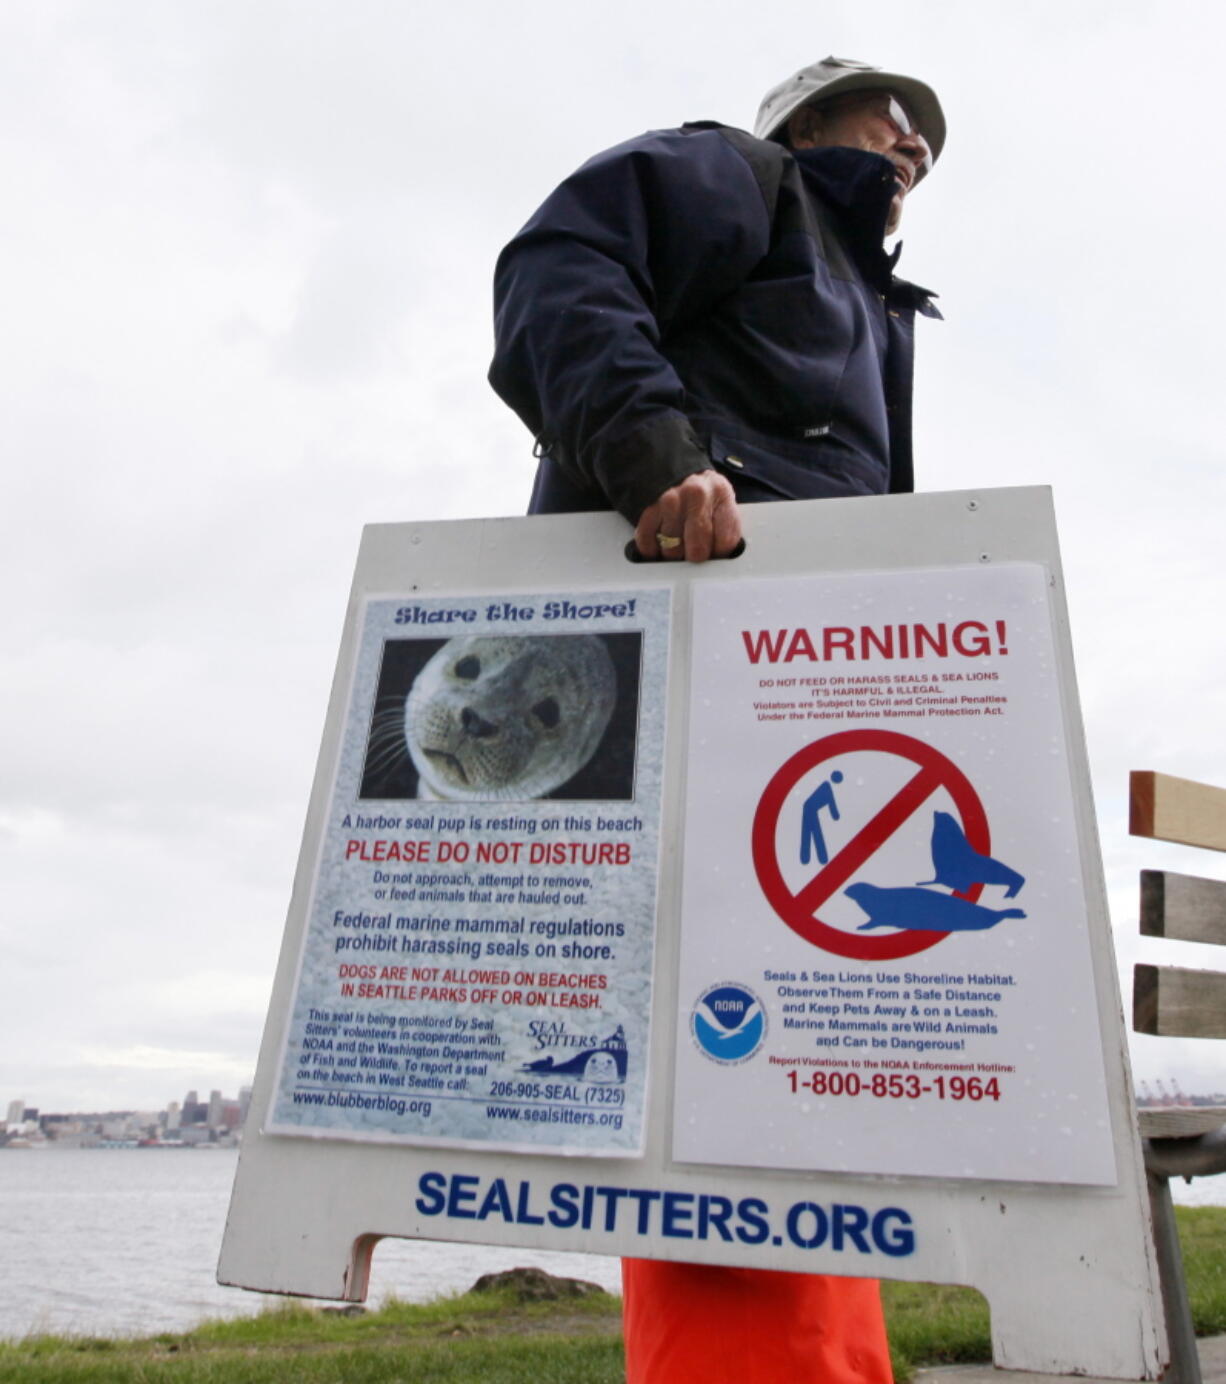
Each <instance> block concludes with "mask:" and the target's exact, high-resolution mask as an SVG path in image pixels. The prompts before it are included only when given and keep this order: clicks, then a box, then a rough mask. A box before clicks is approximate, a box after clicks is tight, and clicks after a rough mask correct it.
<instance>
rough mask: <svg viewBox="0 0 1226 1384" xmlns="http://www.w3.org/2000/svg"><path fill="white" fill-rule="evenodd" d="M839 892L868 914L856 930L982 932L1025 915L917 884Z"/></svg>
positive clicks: (851, 888) (854, 887)
mask: <svg viewBox="0 0 1226 1384" xmlns="http://www.w3.org/2000/svg"><path fill="white" fill-rule="evenodd" d="M937 815H938V816H944V814H943V813H938V814H937ZM843 893H844V894H846V895H847V897H848V898H849V899H852V900H853V901H854V902H855V903H856V904H857V905H858V906H859V907H860V908H862V909H863V910H864V912H865V913H867V914H868V922H867V923H861V924H860V926H859V928H858V929H857V931H859V932H867V931H868V930H869V929H870V928H875V927H896V928H902V929H903V930H905V931H908V932H983V931H984V930H985V929H987V928H990V927H995V926H996V924H997V923H1003V922H1004V920H1005V919H1006V918H1024V917H1025V916H1026V915H1025V913H1023V912H1022V910H1021V909H1020V908H984V907H982V906H981V905H980V904H977V903H970V902H968V901H967V900H966V899H958V898H954V897H953V895H951V894H933V893H930V892H929V891H928V890H927V889H923V888H920V887H919V886H906V887H903V888H901V889H883V888H881V887H880V886H879V885H876V884H863V883H861V884H849V885H848V886H847V888H846V889H844V890H843Z"/></svg>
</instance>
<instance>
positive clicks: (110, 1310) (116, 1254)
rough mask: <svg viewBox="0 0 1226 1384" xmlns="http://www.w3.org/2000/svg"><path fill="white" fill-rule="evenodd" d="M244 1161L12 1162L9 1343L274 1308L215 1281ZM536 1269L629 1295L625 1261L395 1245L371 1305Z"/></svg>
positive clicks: (4, 1243) (6, 1233) (8, 1187)
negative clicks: (520, 1267) (35, 1335)
mask: <svg viewBox="0 0 1226 1384" xmlns="http://www.w3.org/2000/svg"><path fill="white" fill-rule="evenodd" d="M236 1162H237V1154H236V1153H234V1152H233V1151H226V1150H199V1149H190V1150H189V1149H38V1150H36V1149H22V1150H5V1151H3V1152H0V1338H12V1337H20V1336H25V1335H29V1334H30V1333H32V1332H39V1331H48V1332H59V1333H73V1334H79V1335H146V1334H152V1333H154V1332H159V1331H183V1330H186V1329H188V1328H190V1327H192V1326H195V1325H197V1324H198V1323H199V1322H200V1321H202V1320H203V1319H204V1318H206V1317H237V1316H244V1315H249V1314H252V1313H256V1312H260V1311H262V1310H263V1309H264V1308H266V1307H267V1306H268V1305H269V1304H270V1302H273V1301H275V1299H272V1298H269V1297H267V1296H266V1295H265V1294H262V1293H249V1292H246V1291H244V1290H243V1289H241V1288H223V1287H221V1286H220V1285H219V1284H218V1283H217V1282H216V1280H215V1274H216V1270H217V1255H218V1251H219V1249H220V1247H221V1233H222V1228H223V1226H224V1224H225V1218H226V1208H227V1206H228V1204H229V1198H230V1186H231V1184H232V1183H233V1181H234V1169H235V1164H236ZM517 1264H527V1265H532V1266H536V1267H540V1268H543V1269H547V1270H548V1271H549V1272H550V1273H555V1274H565V1275H567V1276H569V1277H572V1278H586V1279H588V1280H590V1281H592V1282H594V1283H599V1284H600V1285H601V1286H602V1287H604V1288H607V1289H608V1290H609V1291H610V1292H620V1291H621V1278H620V1271H619V1268H618V1262H617V1260H616V1259H609V1258H606V1257H603V1256H597V1255H588V1254H552V1253H544V1252H541V1251H539V1250H524V1249H492V1248H488V1247H486V1246H483V1245H457V1244H439V1243H438V1242H435V1241H430V1242H426V1241H413V1240H384V1241H382V1242H381V1243H380V1244H379V1246H378V1247H377V1248H376V1250H375V1256H374V1265H373V1268H372V1271H371V1280H370V1294H369V1297H368V1298H367V1302H368V1304H370V1305H377V1304H378V1303H380V1302H382V1301H383V1299H384V1298H386V1297H389V1296H393V1295H394V1296H396V1297H400V1298H402V1299H405V1300H407V1301H412V1302H424V1301H427V1300H429V1299H430V1298H434V1297H439V1296H441V1295H443V1294H446V1293H453V1292H462V1291H464V1290H465V1289H467V1288H470V1287H472V1285H473V1283H474V1281H475V1280H476V1279H478V1278H479V1277H480V1276H481V1275H482V1274H483V1273H492V1272H497V1271H498V1270H501V1269H509V1268H512V1267H514V1266H515V1265H517Z"/></svg>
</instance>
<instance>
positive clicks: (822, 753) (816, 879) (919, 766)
mask: <svg viewBox="0 0 1226 1384" xmlns="http://www.w3.org/2000/svg"><path fill="white" fill-rule="evenodd" d="M860 750H871V751H874V752H876V753H877V754H888V755H894V756H896V757H897V758H900V759H904V760H908V761H910V763H912V764H913V765H914V766H915V773H914V774H913V775H912V776H911V778H910V779H908V780H907V782H906V783H905V784H904V785H903V787H902V788H901V789H900V790H899V791H898V792H897V793H895V794H894V796H893V797H892V798H890V799H889V801H888V802H887V803H886V804H885V805H884V807H882V808H881V809H880V811H878V813H877V814H876V816H874V817H873V818H871V819H870V820H869V821H868V822H867V823H866V824H865V825H864V826H863V827H861V828H860V830H859V831H858V832H857V833H856V834H855V836H853V837H852V839H851V840H850V841H848V842H847V844H846V845H845V846H844V847H843V849H842V850H841V851H839V852H838V854H837V855H834V856H832V857H831V859H830V860H829V861H828V862H827V863H826V864H825V865H823V866H822V868H821V869H820V870H819V871H818V872H817V874H815V875H814V876H813V878H812V879H811V880H809V882H808V883H807V884H805V885H803V886H802V887H801V888H800V889H799V890H798V891H797V892H796V893H793V892H792V890H791V888H790V887H789V886H788V884H787V881H786V880H785V879H784V877H783V871H782V870H781V869H780V866H779V855H778V850H777V847H776V838H777V834H778V832H777V829H778V826H779V816H780V813H781V812H782V811H783V805H784V803H785V801H786V800H787V796H788V794H789V793H790V792H791V791H792V789H793V788H794V787H795V786H796V784H797V783H799V782H800V780H801V779H802V778H803V777H804V776H805V774H807V773H810V772H811V771H812V770H813V769H816V768H817V767H818V765H820V764H823V763H824V762H825V761H826V760H828V759H834V758H835V757H836V756H838V755H844V754H852V753H854V752H856V751H860ZM942 788H943V789H944V790H945V791H946V792H947V793H948V794H949V796H950V797H951V798H952V799H953V801H954V806H955V807H956V808H957V810H958V815H959V816H960V817H961V819H962V830H963V833H964V834H965V836H966V839H967V841H968V842H969V843H970V844H971V846H973V847H974V849H975V850H977V851H979V852H981V853H982V854H983V855H988V854H990V852H991V834H990V832H989V830H988V818H987V813H986V812H985V811H984V810H983V804H982V803H981V802H980V801H979V795H978V793H976V792H975V790H974V788H973V787H972V786H971V782H970V780H969V779H968V778H967V777H966V775H965V774H964V773H963V772H962V770H961V769H959V768H958V766H957V765H956V764H955V763H953V761H952V760H950V759H947V758H946V757H945V756H944V755H943V754H941V752H940V751H939V750H934V749H933V748H932V746H931V745H926V744H924V742H923V741H922V740H916V739H914V738H913V737H912V736H910V735H902V734H900V733H899V732H898V731H892V730H843V731H838V732H836V733H835V734H834V735H827V736H826V737H825V738H824V739H821V740H815V741H814V742H813V744H811V745H806V746H805V747H804V749H803V750H798V751H797V752H796V753H795V754H794V755H793V756H792V757H791V759H789V760H787V761H786V762H785V763H784V764H783V765H782V767H781V768H780V769H779V770H778V772H777V773H776V774H775V776H774V777H773V778H772V779H771V781H770V782H769V783H768V784H767V785H766V791H765V792H764V793H763V794H762V801H761V802H760V803H759V804H758V810H757V812H756V813H755V814H754V820H753V841H752V846H753V863H754V870H755V871H756V872H757V876H758V883H759V884H760V885H761V886H762V892H763V894H765V895H766V899H767V902H768V903H769V904H770V906H771V907H772V908H773V909H774V910H775V912H776V913H777V914H778V915H779V916H780V918H782V919H783V921H784V922H785V923H786V924H787V925H788V927H790V928H791V929H792V931H793V932H795V933H797V934H798V935H799V936H801V937H803V938H804V939H805V941H806V942H811V943H812V944H813V945H814V946H815V947H820V948H821V949H822V950H823V951H828V952H833V953H834V954H835V955H836V956H846V957H851V958H853V959H855V960H859V961H893V960H896V959H897V958H899V957H902V956H912V955H914V954H915V953H916V952H921V951H926V950H927V949H928V948H929V947H934V946H936V944H937V943H938V942H940V941H943V940H944V939H945V938H946V937H948V936H949V933H947V932H917V931H910V930H908V931H906V932H898V933H894V934H893V935H888V934H887V935H886V936H872V937H870V936H866V935H865V934H863V933H859V932H843V931H842V930H841V929H839V928H835V927H830V926H829V925H828V924H826V923H823V922H822V920H821V918H820V917H818V910H819V909H820V908H821V907H822V905H823V904H824V903H826V901H827V900H828V899H830V898H831V897H832V896H833V895H834V894H836V893H837V892H838V891H839V890H840V889H842V887H843V885H845V884H846V883H847V881H848V880H849V879H851V877H852V876H853V875H854V874H855V873H856V871H857V870H859V869H860V868H861V866H863V865H864V864H865V863H866V862H867V861H868V860H869V859H870V858H871V857H872V855H873V854H874V853H875V852H876V851H878V850H880V849H881V847H882V846H884V845H885V843H886V842H887V841H888V840H889V839H890V838H891V837H892V836H893V835H894V834H895V833H896V832H898V831H901V830H902V829H903V828H904V827H905V826H906V824H907V823H908V822H909V821H910V819H911V817H912V816H913V815H914V814H915V813H916V812H917V811H918V810H919V809H920V808H921V807H922V806H923V804H924V803H925V802H927V800H928V799H929V798H930V797H931V796H932V795H933V793H935V792H937V791H938V790H940V789H942ZM982 893H983V885H982V884H973V885H971V887H970V888H969V889H966V890H964V891H960V892H959V894H958V897H959V898H963V899H967V900H969V901H970V902H971V903H974V902H975V901H976V900H977V899H978V898H979V896H980V894H982Z"/></svg>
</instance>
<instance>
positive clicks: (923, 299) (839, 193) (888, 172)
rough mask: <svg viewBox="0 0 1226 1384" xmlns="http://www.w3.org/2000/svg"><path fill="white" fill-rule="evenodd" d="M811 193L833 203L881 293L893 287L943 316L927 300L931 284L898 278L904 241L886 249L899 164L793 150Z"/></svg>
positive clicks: (832, 149)
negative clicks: (887, 224) (895, 171)
mask: <svg viewBox="0 0 1226 1384" xmlns="http://www.w3.org/2000/svg"><path fill="white" fill-rule="evenodd" d="M791 153H792V157H793V158H794V159H795V160H796V163H797V165H798V166H799V168H800V171H801V174H802V176H803V177H804V181H805V186H806V187H807V188H808V190H809V191H810V193H812V194H813V195H814V196H816V197H818V198H819V199H820V200H821V201H822V202H824V203H825V204H826V205H827V206H828V207H830V208H831V209H832V210H833V211H834V213H835V215H836V216H837V218H838V220H839V222H840V228H841V230H842V232H843V237H844V239H845V240H846V242H847V246H848V249H849V250H850V251H851V254H852V257H853V258H854V259H855V261H856V265H857V267H858V268H859V270H860V272H861V273H862V274H863V275H864V277H865V278H866V279H867V280H868V282H869V283H871V284H872V285H873V287H874V288H877V289H879V290H880V291H882V292H885V291H887V290H892V291H893V292H894V293H895V294H896V295H899V296H901V297H903V299H904V301H906V302H907V305H908V306H910V307H914V308H916V309H918V310H919V311H921V312H923V311H924V310H925V306H926V305H927V306H928V307H929V310H930V315H937V316H939V314H938V313H937V312H936V309H935V308H932V307H931V305H929V304H928V299H929V298H930V297H934V296H935V295H934V294H931V293H930V292H929V290H928V289H926V288H919V287H918V286H917V285H915V284H909V283H907V282H906V280H904V279H896V278H895V277H894V267H895V265H896V264H897V263H898V257H899V255H900V254H901V253H902V242H901V241H899V243H898V244H897V245H895V247H894V249H893V250H892V251H890V252H889V253H887V252H886V250H885V247H884V245H883V243H882V242H883V241H884V240H885V226H886V221H887V220H888V219H889V215H890V203H891V202H892V201H893V200H894V192H895V187H896V184H895V181H894V165H893V164H892V163H891V162H890V160H889V159H887V158H886V157H885V155H884V154H870V153H868V152H867V151H865V150H863V149H847V148H844V147H843V146H842V145H831V146H828V147H824V148H820V149H793V150H792V151H791Z"/></svg>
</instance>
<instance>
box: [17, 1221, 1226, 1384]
mask: <svg viewBox="0 0 1226 1384" xmlns="http://www.w3.org/2000/svg"><path fill="white" fill-rule="evenodd" d="M1176 1216H1177V1217H1178V1221H1179V1232H1180V1240H1181V1243H1182V1247H1183V1256H1184V1267H1185V1271H1186V1274H1187V1279H1188V1291H1189V1296H1190V1297H1191V1300H1192V1314H1193V1318H1194V1320H1195V1323H1196V1330H1197V1332H1198V1334H1200V1335H1211V1334H1215V1333H1218V1332H1226V1208H1219V1207H1201V1208H1189V1207H1178V1208H1177V1209H1176ZM882 1296H883V1299H884V1301H885V1308H886V1320H887V1322H888V1323H889V1330H890V1346H891V1350H892V1353H893V1356H894V1368H895V1373H896V1375H897V1378H898V1379H899V1380H906V1379H907V1378H909V1377H910V1375H911V1374H912V1373H913V1372H914V1371H915V1370H916V1369H918V1368H920V1367H922V1366H930V1365H940V1364H954V1363H969V1362H974V1361H986V1360H989V1359H990V1358H991V1345H990V1340H989V1333H988V1308H987V1303H986V1302H985V1301H984V1299H983V1298H982V1297H981V1296H980V1295H979V1294H978V1293H976V1292H974V1291H973V1290H972V1289H969V1288H951V1287H942V1286H939V1285H933V1284H926V1283H883V1284H882ZM620 1309H621V1303H620V1300H619V1299H618V1298H615V1297H610V1296H609V1295H608V1294H606V1293H593V1294H591V1295H590V1296H588V1297H581V1298H568V1299H565V1300H564V1301H561V1302H536V1303H522V1302H520V1301H518V1300H517V1299H516V1298H515V1297H514V1296H513V1295H511V1294H508V1293H466V1294H464V1295H463V1296H461V1297H451V1298H440V1299H438V1300H437V1301H435V1302H429V1303H423V1304H413V1303H403V1302H396V1301H391V1302H388V1303H386V1304H385V1305H384V1306H383V1307H382V1308H380V1309H379V1310H378V1311H377V1312H368V1313H366V1314H364V1315H361V1316H354V1317H347V1316H344V1315H342V1314H340V1313H338V1312H335V1311H321V1310H319V1309H318V1308H313V1307H304V1306H300V1305H297V1304H289V1303H286V1304H284V1305H278V1306H277V1307H275V1308H273V1309H270V1310H269V1311H266V1312H264V1313H262V1314H261V1315H260V1316H258V1317H244V1318H238V1319H236V1320H231V1321H211V1322H206V1323H205V1324H204V1325H202V1326H199V1327H197V1328H196V1329H195V1330H194V1331H188V1332H184V1333H181V1334H177V1333H163V1334H161V1335H158V1336H149V1337H141V1338H133V1339H112V1338H109V1337H84V1336H82V1337H73V1336H31V1337H29V1338H27V1339H26V1340H23V1341H19V1342H16V1343H12V1344H7V1345H6V1344H2V1343H0V1384H7V1381H14V1384H16V1381H21V1384H112V1382H113V1384H283V1381H287V1380H292V1381H294V1382H295V1384H298V1381H302V1384H622V1381H623V1378H624V1374H623V1366H622V1347H621V1333H620Z"/></svg>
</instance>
